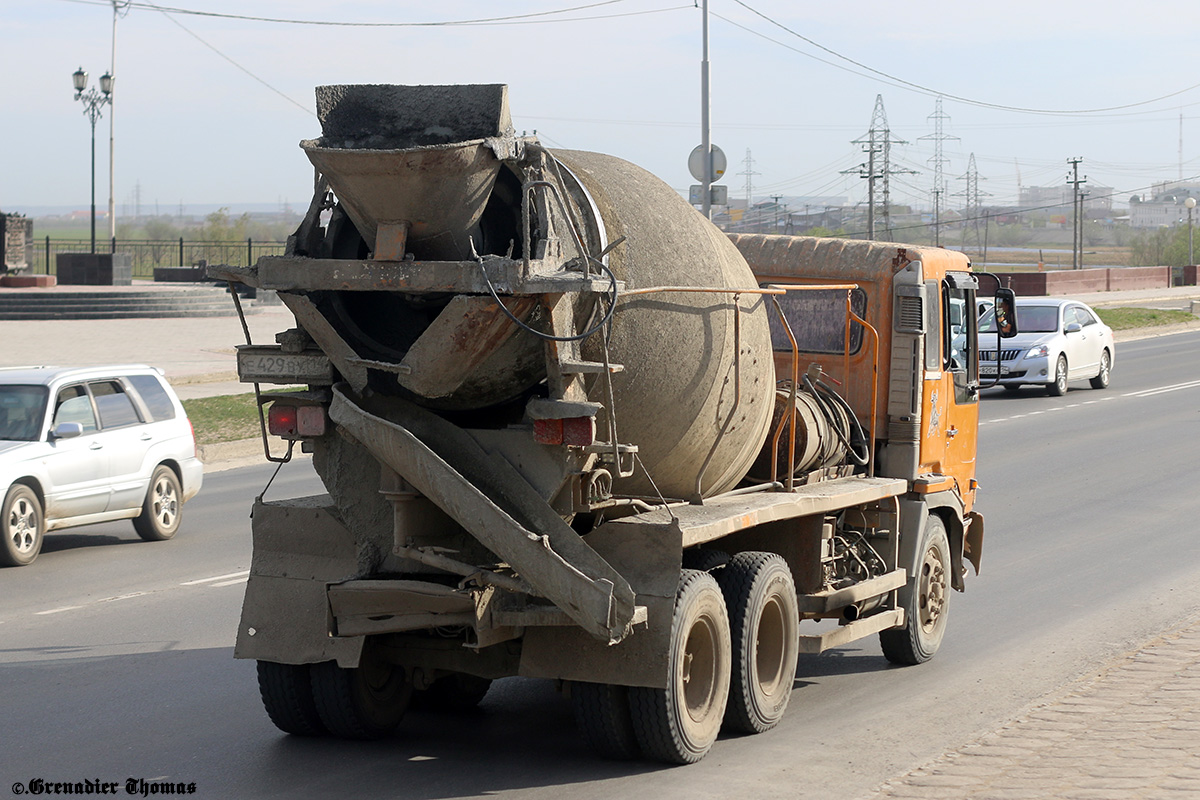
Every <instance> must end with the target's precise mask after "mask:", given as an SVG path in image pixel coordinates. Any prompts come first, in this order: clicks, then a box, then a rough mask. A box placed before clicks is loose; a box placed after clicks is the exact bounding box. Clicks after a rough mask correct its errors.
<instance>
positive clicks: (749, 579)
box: [210, 85, 1011, 763]
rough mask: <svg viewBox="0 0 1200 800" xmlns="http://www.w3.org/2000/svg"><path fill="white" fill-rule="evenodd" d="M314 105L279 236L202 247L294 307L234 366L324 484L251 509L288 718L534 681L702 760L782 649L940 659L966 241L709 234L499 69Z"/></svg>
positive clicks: (674, 197) (969, 532)
mask: <svg viewBox="0 0 1200 800" xmlns="http://www.w3.org/2000/svg"><path fill="white" fill-rule="evenodd" d="M317 110H318V117H319V120H320V124H321V136H320V137H319V138H317V139H313V140H307V141H304V142H301V147H302V148H303V150H304V152H305V154H306V155H307V156H308V158H309V159H310V160H311V162H312V164H313V165H314V166H315V168H316V173H317V180H316V190H315V192H314V197H313V200H312V204H311V206H310V207H309V209H308V212H307V214H306V216H305V217H304V219H303V221H302V223H301V224H300V226H299V228H298V229H297V230H296V232H295V234H294V235H293V236H291V237H289V241H288V248H287V252H286V254H285V255H283V256H272V257H264V258H261V259H259V261H258V262H257V263H256V264H255V265H253V266H250V267H241V268H234V267H210V273H211V274H212V275H213V276H214V277H218V278H221V279H224V280H228V281H232V282H238V283H243V284H246V285H248V286H251V287H255V288H258V289H269V290H275V291H277V292H278V294H279V297H280V298H281V299H282V301H283V302H284V303H285V304H286V306H287V308H288V309H290V311H291V312H292V313H293V314H294V316H295V321H296V325H295V327H294V328H291V329H289V330H285V331H281V332H279V334H278V335H277V336H276V341H275V342H273V343H254V342H251V341H249V333H248V329H247V342H246V344H245V345H242V346H240V347H239V348H238V353H237V364H238V370H239V375H240V378H241V380H242V381H245V382H249V383H254V384H255V390H256V396H257V397H258V400H259V408H260V412H261V413H260V416H261V417H262V421H263V427H264V430H263V441H264V445H265V446H266V447H265V449H266V457H267V458H268V459H270V460H272V461H286V460H288V459H290V458H291V456H292V455H293V453H294V451H295V449H296V448H297V447H298V448H299V450H300V451H302V452H307V453H311V454H312V463H313V466H314V467H315V469H316V472H317V473H318V474H319V476H320V478H321V480H322V481H323V483H324V486H325V488H326V489H327V493H326V494H323V495H320V496H313V497H302V498H295V499H289V500H265V499H263V497H261V496H260V497H259V498H258V500H257V501H256V502H255V503H254V507H253V526H252V528H253V558H252V565H251V571H250V578H249V582H248V584H247V587H246V595H245V600H244V604H243V608H242V613H241V620H240V623H239V627H238V631H237V644H236V649H235V656H236V657H238V658H244V659H254V660H256V661H257V662H258V680H259V688H260V690H261V695H262V699H263V703H264V705H265V707H266V711H267V713H268V715H269V716H270V718H271V720H272V721H273V722H274V723H275V725H276V726H278V727H279V728H280V729H281V730H283V731H285V732H287V733H290V734H295V735H300V736H316V735H326V734H330V735H334V736H339V737H348V738H374V737H381V736H385V735H387V734H389V733H390V732H392V731H393V730H394V729H395V728H396V727H397V726H398V725H399V724H400V722H401V718H402V717H403V715H404V713H405V711H406V709H407V708H409V707H410V705H412V704H417V705H423V706H424V707H426V708H437V707H452V708H461V707H469V706H471V705H473V704H476V703H478V702H480V701H481V699H482V698H483V696H484V694H485V693H486V692H487V690H488V686H489V684H490V683H491V682H492V681H493V680H495V679H498V678H503V677H508V676H526V677H535V678H549V679H554V680H556V681H559V682H560V685H561V686H562V687H563V688H564V691H565V692H566V693H568V694H569V696H570V702H571V703H572V705H573V707H574V710H575V716H576V719H577V721H578V723H579V727H580V729H581V731H582V734H583V736H584V738H585V739H586V740H587V741H588V743H589V744H591V745H592V746H593V747H594V748H596V749H597V750H598V751H599V752H601V753H602V754H605V755H607V756H611V757H617V758H650V759H656V760H661V761H666V762H670V763H690V762H694V761H697V760H699V759H701V758H703V757H704V755H705V754H706V753H707V752H708V750H709V749H710V747H711V746H712V745H713V742H714V741H715V739H716V737H717V734H718V732H719V731H720V730H721V729H722V727H723V726H724V728H725V729H727V730H735V731H742V732H747V733H761V732H764V731H766V730H768V729H770V728H772V727H773V726H775V725H776V724H777V723H778V722H779V720H780V718H781V717H782V715H783V713H784V710H785V709H786V707H787V704H788V700H789V697H790V696H791V692H792V686H793V680H794V675H795V670H796V663H797V659H798V657H799V655H800V654H801V653H819V652H821V651H823V650H826V649H829V648H833V647H837V646H840V645H843V644H845V643H847V642H851V641H854V640H856V639H860V638H863V637H868V636H878V639H879V643H880V645H881V648H882V653H883V656H884V657H885V658H886V659H888V660H889V661H892V662H895V663H899V664H919V663H921V662H924V661H926V660H927V659H929V658H931V657H932V656H933V655H934V653H936V652H937V650H938V646H939V644H940V642H941V641H942V637H943V634H944V632H945V630H946V623H947V619H948V616H947V610H948V603H949V597H950V593H951V590H956V589H957V590H962V589H963V585H964V576H965V574H966V572H967V570H966V568H965V565H966V564H971V565H973V566H974V567H975V569H976V571H978V568H979V563H980V556H981V553H982V546H983V519H982V517H981V516H980V515H979V514H978V513H977V512H976V511H975V510H974V505H975V497H976V493H977V489H978V486H977V483H976V480H975V452H976V432H977V420H978V390H979V369H978V356H977V354H978V334H977V331H976V326H975V325H974V324H973V321H974V318H973V316H972V315H970V314H969V313H968V311H969V310H970V309H973V308H975V305H976V299H975V297H976V293H977V292H978V291H979V287H978V283H977V281H978V277H977V276H976V275H974V274H972V272H971V269H970V264H969V262H968V260H967V258H966V257H965V256H963V255H962V254H959V253H955V252H950V251H946V250H941V249H933V248H919V247H898V246H896V245H892V244H882V243H875V242H866V241H847V240H832V239H828V240H827V239H811V238H801V237H780V236H758V235H745V236H732V237H728V236H726V235H725V234H723V233H721V232H720V231H719V230H718V229H717V228H716V227H714V226H713V225H712V224H711V223H710V222H709V221H708V220H707V219H704V218H703V217H702V216H701V215H700V214H698V213H697V212H696V211H695V209H694V208H692V207H690V206H689V205H688V204H687V203H686V201H684V200H683V199H682V198H680V197H679V196H678V194H677V193H676V192H675V191H673V190H672V189H671V188H669V187H668V186H666V185H665V184H663V183H662V182H661V181H659V180H658V179H657V178H655V177H654V176H652V175H650V174H649V173H647V172H646V171H644V170H642V169H640V168H638V167H635V166H633V165H632V164H629V163H627V162H625V161H622V160H620V159H618V158H614V157H611V156H607V155H600V154H597V153H588V152H575V151H568V150H550V149H547V148H545V147H544V146H543V145H542V144H540V143H539V142H538V140H537V139H536V138H534V137H526V136H518V135H515V133H514V131H513V127H512V123H511V120H510V115H509V109H508V99H507V90H506V87H504V86H500V85H477V86H382V85H350V86H323V87H318V89H317ZM989 296H992V297H993V299H994V300H995V302H997V303H998V304H999V305H1000V306H1001V307H1007V305H1006V304H1008V303H1010V302H1011V298H1010V297H1008V296H1006V295H1005V294H1004V293H1003V292H1000V293H999V295H992V294H990V293H989ZM233 297H234V301H235V302H238V300H237V295H236V294H234V295H233ZM240 310H241V309H240V305H239V311H240ZM997 349H999V348H997ZM264 384H271V385H281V386H285V387H288V388H285V389H282V390H281V391H278V392H273V393H269V394H268V393H262V392H260V387H261V386H262V385H264ZM297 387H299V388H297Z"/></svg>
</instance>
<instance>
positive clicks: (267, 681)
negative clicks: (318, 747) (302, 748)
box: [258, 661, 326, 736]
mask: <svg viewBox="0 0 1200 800" xmlns="http://www.w3.org/2000/svg"><path fill="white" fill-rule="evenodd" d="M258 693H259V694H260V695H262V701H263V706H264V707H265V708H266V709H267V716H268V717H270V718H271V722H273V723H275V727H276V728H279V730H281V731H283V732H284V733H290V734H293V735H295V736H321V735H323V734H325V733H326V730H325V724H324V723H323V722H321V715H320V714H318V713H317V704H316V702H315V701H314V700H313V691H312V684H311V683H310V677H309V668H308V664H277V663H275V662H274V661H259V662H258Z"/></svg>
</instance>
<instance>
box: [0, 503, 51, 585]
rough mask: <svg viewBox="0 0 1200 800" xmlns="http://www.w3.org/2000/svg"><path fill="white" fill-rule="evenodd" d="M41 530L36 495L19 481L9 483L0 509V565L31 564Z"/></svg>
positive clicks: (43, 525)
mask: <svg viewBox="0 0 1200 800" xmlns="http://www.w3.org/2000/svg"><path fill="white" fill-rule="evenodd" d="M45 530H46V520H45V518H43V516H42V504H41V503H40V502H39V501H38V498H37V495H36V494H34V493H33V490H32V489H30V488H29V487H28V486H26V485H25V484H23V483H15V484H13V485H12V487H11V488H10V489H9V490H8V494H7V495H5V497H4V507H3V509H2V511H0V533H2V534H3V536H4V546H3V547H0V564H3V565H5V566H9V567H23V566H25V565H26V564H31V563H33V560H34V559H35V558H37V556H38V553H40V552H41V551H42V536H43V534H44V533H45Z"/></svg>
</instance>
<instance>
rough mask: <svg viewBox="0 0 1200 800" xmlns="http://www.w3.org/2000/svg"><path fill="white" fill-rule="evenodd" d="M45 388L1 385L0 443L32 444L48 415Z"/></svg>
mask: <svg viewBox="0 0 1200 800" xmlns="http://www.w3.org/2000/svg"><path fill="white" fill-rule="evenodd" d="M46 397H47V390H46V387H45V386H3V385H0V441H9V442H32V441H35V440H36V439H38V438H39V437H38V435H39V433H40V432H41V430H42V417H43V415H44V414H45V413H46Z"/></svg>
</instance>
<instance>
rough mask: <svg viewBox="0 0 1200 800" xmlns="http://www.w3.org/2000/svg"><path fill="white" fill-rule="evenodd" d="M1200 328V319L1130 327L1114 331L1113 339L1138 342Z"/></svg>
mask: <svg viewBox="0 0 1200 800" xmlns="http://www.w3.org/2000/svg"><path fill="white" fill-rule="evenodd" d="M1196 330H1200V319H1197V320H1196V321H1194V322H1190V321H1189V322H1179V323H1176V324H1174V325H1162V326H1159V327H1154V328H1130V329H1129V330H1124V331H1113V340H1114V341H1117V342H1136V341H1138V340H1139V339H1155V338H1157V337H1159V336H1172V335H1174V334H1176V333H1188V332H1189V331H1196Z"/></svg>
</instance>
